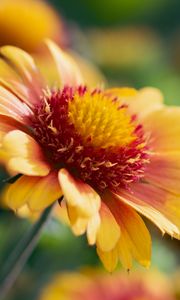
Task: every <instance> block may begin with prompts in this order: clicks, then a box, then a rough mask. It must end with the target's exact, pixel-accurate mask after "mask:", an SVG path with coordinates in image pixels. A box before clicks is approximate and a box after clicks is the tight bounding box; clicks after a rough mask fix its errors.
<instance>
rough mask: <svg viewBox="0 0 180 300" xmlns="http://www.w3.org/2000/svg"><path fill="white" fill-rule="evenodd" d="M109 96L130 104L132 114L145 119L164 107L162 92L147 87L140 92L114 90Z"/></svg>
mask: <svg viewBox="0 0 180 300" xmlns="http://www.w3.org/2000/svg"><path fill="white" fill-rule="evenodd" d="M106 93H107V94H109V95H112V96H114V97H118V99H119V101H120V102H122V103H125V104H128V106H129V109H130V112H131V113H133V114H138V117H140V118H144V117H145V116H147V115H148V114H150V113H151V112H152V111H154V110H158V109H160V108H161V107H163V95H162V93H161V92H160V90H158V89H156V88H152V87H145V88H142V89H140V90H139V91H137V90H135V89H132V88H113V89H109V90H107V91H106Z"/></svg>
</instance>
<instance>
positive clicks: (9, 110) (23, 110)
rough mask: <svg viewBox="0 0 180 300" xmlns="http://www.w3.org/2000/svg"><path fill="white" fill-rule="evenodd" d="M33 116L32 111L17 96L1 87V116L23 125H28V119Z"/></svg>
mask: <svg viewBox="0 0 180 300" xmlns="http://www.w3.org/2000/svg"><path fill="white" fill-rule="evenodd" d="M30 114H31V111H30V109H29V108H28V107H27V105H26V104H25V103H22V102H21V101H20V100H19V99H18V98H17V97H16V96H15V95H13V94H12V93H11V92H9V91H8V90H7V89H5V88H4V87H3V86H0V115H5V116H9V117H12V118H14V119H15V120H17V121H20V122H22V123H27V121H26V118H27V116H29V115H30Z"/></svg>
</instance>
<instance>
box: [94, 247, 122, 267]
mask: <svg viewBox="0 0 180 300" xmlns="http://www.w3.org/2000/svg"><path fill="white" fill-rule="evenodd" d="M97 254H98V256H99V258H100V259H101V261H102V263H103V265H104V267H105V268H106V270H107V271H109V272H113V271H114V269H115V268H116V266H117V263H118V249H117V247H116V248H114V249H113V250H111V251H109V252H103V251H101V250H100V249H99V248H97Z"/></svg>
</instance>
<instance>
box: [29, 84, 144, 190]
mask: <svg viewBox="0 0 180 300" xmlns="http://www.w3.org/2000/svg"><path fill="white" fill-rule="evenodd" d="M31 126H32V128H33V131H34V135H35V139H36V140H37V141H38V142H39V143H40V144H41V146H42V148H43V150H44V152H45V154H46V156H47V157H48V159H49V160H50V162H51V163H52V165H53V166H54V167H55V168H59V167H65V168H67V169H68V170H69V171H70V172H73V173H75V175H76V176H78V177H79V178H81V179H82V180H83V181H85V182H87V183H89V184H91V185H92V186H93V187H94V188H96V189H98V190H104V189H106V188H109V189H111V190H114V191H117V190H118V189H119V188H122V187H126V188H127V187H128V186H129V184H130V183H131V182H134V181H137V180H139V179H140V178H141V177H143V173H144V169H145V166H146V164H147V163H148V161H149V160H148V154H147V146H146V143H145V138H144V132H143V128H142V125H139V124H137V121H136V118H135V117H134V116H131V115H130V114H129V113H128V107H127V106H125V105H123V104H122V103H119V102H118V100H117V99H114V98H111V97H110V96H107V95H105V93H104V92H102V91H99V90H94V91H92V92H90V91H88V90H87V88H86V87H79V88H78V89H73V88H70V87H65V88H64V89H63V90H58V91H51V92H46V93H45V95H44V97H43V98H42V101H41V103H40V104H39V105H38V106H37V107H36V109H35V111H34V117H33V118H32V120H31Z"/></svg>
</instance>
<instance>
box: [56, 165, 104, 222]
mask: <svg viewBox="0 0 180 300" xmlns="http://www.w3.org/2000/svg"><path fill="white" fill-rule="evenodd" d="M59 182H60V186H61V188H62V191H63V194H64V196H65V199H66V202H67V204H68V206H72V207H75V208H76V209H77V210H78V213H79V216H80V217H92V216H93V215H96V213H97V212H98V211H99V209H100V203H101V199H100V197H99V195H98V194H97V193H96V192H95V191H94V190H93V189H92V188H91V187H90V186H89V185H88V184H86V183H83V182H82V181H81V180H79V179H75V178H74V177H73V176H71V174H70V173H69V172H68V171H67V170H66V169H61V170H60V171H59Z"/></svg>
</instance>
